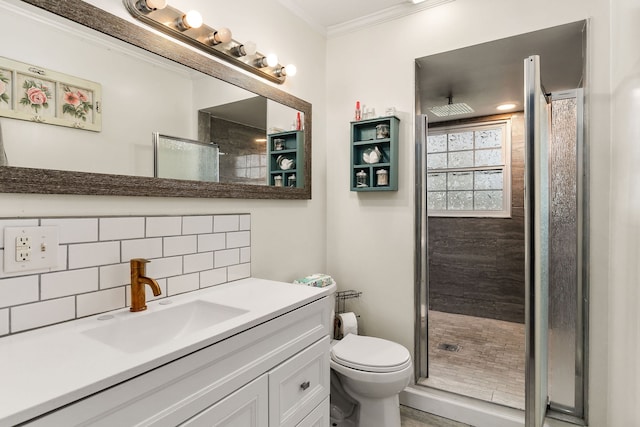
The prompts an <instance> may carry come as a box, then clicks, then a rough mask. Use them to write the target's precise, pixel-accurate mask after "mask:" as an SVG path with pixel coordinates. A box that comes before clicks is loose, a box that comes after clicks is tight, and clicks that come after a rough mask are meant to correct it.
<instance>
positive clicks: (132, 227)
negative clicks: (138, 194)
mask: <svg viewBox="0 0 640 427" xmlns="http://www.w3.org/2000/svg"><path fill="white" fill-rule="evenodd" d="M141 237H144V218H138V217H122V218H100V240H122V239H139V238H141Z"/></svg>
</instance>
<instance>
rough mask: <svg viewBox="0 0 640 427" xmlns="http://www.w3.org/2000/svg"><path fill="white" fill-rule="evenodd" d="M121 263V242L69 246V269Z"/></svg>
mask: <svg viewBox="0 0 640 427" xmlns="http://www.w3.org/2000/svg"><path fill="white" fill-rule="evenodd" d="M119 262H120V242H101V243H81V244H76V245H69V269H74V268H84V267H94V266H98V265H104V264H116V263H119Z"/></svg>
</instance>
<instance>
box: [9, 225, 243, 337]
mask: <svg viewBox="0 0 640 427" xmlns="http://www.w3.org/2000/svg"><path fill="white" fill-rule="evenodd" d="M38 225H42V226H56V227H58V230H59V241H60V245H59V247H58V253H57V259H58V265H57V266H56V267H54V268H52V269H51V270H50V271H46V270H42V271H30V272H24V273H22V272H17V273H4V271H3V270H4V266H3V265H2V264H3V252H4V249H3V246H4V244H3V243H4V227H20V226H38ZM132 258H146V259H148V260H150V261H151V262H150V263H149V264H147V266H146V269H147V276H149V277H152V278H154V279H155V280H156V281H157V282H158V285H159V286H160V288H161V290H162V294H161V295H159V296H158V297H155V296H153V293H152V291H151V288H150V287H149V286H145V293H146V297H147V301H152V300H156V299H159V298H166V297H167V296H168V295H176V294H181V293H184V292H190V291H195V290H197V289H200V288H205V287H209V286H214V285H218V284H221V283H226V282H229V281H233V280H238V279H241V278H245V277H250V274H251V216H250V215H249V214H231V215H227V214H221V215H194V216H161V217H160V216H158V217H156V216H150V217H145V216H138V217H93V218H91V217H86V218H41V219H38V218H28V219H0V336H3V335H7V334H12V333H16V332H21V331H26V330H29V329H34V328H39V327H42V326H47V325H50V324H54V323H59V322H63V321H66V320H72V319H75V318H79V317H84V316H89V315H93V314H97V313H101V312H106V311H111V310H114V309H119V308H122V307H125V306H128V305H130V299H131V295H130V292H131V287H130V286H129V282H130V280H131V279H130V265H129V260H130V259H132Z"/></svg>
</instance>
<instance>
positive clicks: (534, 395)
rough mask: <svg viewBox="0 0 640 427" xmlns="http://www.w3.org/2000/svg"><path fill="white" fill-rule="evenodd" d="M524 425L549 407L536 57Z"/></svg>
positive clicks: (544, 136) (528, 187) (528, 155)
mask: <svg viewBox="0 0 640 427" xmlns="http://www.w3.org/2000/svg"><path fill="white" fill-rule="evenodd" d="M524 77H525V78H524V95H525V326H526V343H525V358H526V359H525V376H526V378H525V426H526V427H542V425H543V424H544V420H545V417H546V413H547V407H548V401H549V398H548V384H547V381H548V380H547V378H548V376H547V372H548V366H547V364H548V328H549V128H550V114H549V103H548V100H547V97H546V95H545V93H544V90H543V88H542V85H541V83H540V58H539V57H538V56H537V55H533V56H530V57H529V58H526V59H525V60H524Z"/></svg>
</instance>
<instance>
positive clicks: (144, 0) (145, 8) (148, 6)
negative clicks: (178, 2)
mask: <svg viewBox="0 0 640 427" xmlns="http://www.w3.org/2000/svg"><path fill="white" fill-rule="evenodd" d="M165 7H167V0H138V1H137V2H136V9H138V10H139V11H140V12H142V13H144V14H145V15H146V14H148V13H151V12H153V11H154V10H157V9H164V8H165Z"/></svg>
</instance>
